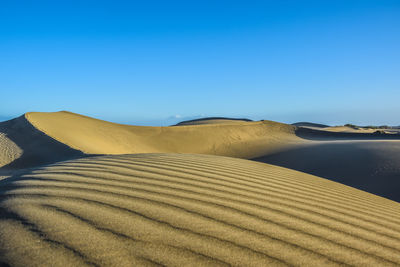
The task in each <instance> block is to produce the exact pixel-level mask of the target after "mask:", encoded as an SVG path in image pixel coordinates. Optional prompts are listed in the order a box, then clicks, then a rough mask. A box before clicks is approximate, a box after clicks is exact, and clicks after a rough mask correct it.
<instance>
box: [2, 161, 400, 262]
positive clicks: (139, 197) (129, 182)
mask: <svg viewBox="0 0 400 267" xmlns="http://www.w3.org/2000/svg"><path fill="white" fill-rule="evenodd" d="M0 185H1V188H2V195H1V199H0V212H1V215H0V237H1V238H0V248H1V253H0V263H3V264H8V265H10V266H152V265H164V266H165V265H167V266H228V265H230V266H271V265H273V266H281V265H282V266H283V265H290V266H298V265H302V266H339V265H358V266H398V265H399V264H400V253H399V252H400V204H399V203H396V202H393V201H390V200H387V199H384V198H381V197H377V196H374V195H371V194H368V193H365V192H362V191H360V190H356V189H353V188H350V187H347V186H344V185H341V184H338V183H335V182H331V181H328V180H325V179H320V178H318V177H315V176H311V175H307V174H304V173H300V172H296V171H292V170H289V169H285V168H280V167H275V166H271V165H267V164H263V163H257V162H253V161H248V160H241V159H233V158H227V157H218V156H209V155H189V154H137V155H113V156H100V157H90V158H83V159H79V160H72V161H67V162H60V163H57V164H55V165H52V166H48V167H45V168H39V169H36V170H33V171H29V172H26V173H25V174H23V175H14V177H12V178H9V179H6V180H3V181H2V182H1V183H0Z"/></svg>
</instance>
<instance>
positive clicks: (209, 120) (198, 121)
mask: <svg viewBox="0 0 400 267" xmlns="http://www.w3.org/2000/svg"><path fill="white" fill-rule="evenodd" d="M250 121H252V120H250V119H237V118H225V117H208V118H201V119H194V120H187V121H181V122H179V123H177V124H175V125H174V126H185V125H203V124H222V123H243V122H250Z"/></svg>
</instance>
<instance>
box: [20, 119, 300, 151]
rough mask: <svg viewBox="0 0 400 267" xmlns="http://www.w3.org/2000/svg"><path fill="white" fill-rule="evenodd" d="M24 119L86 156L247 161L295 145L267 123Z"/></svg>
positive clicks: (291, 130) (287, 133) (287, 128)
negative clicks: (192, 156) (162, 123)
mask: <svg viewBox="0 0 400 267" xmlns="http://www.w3.org/2000/svg"><path fill="white" fill-rule="evenodd" d="M25 116H26V118H27V120H28V121H29V122H30V123H31V124H32V125H33V126H34V127H36V128H37V129H39V130H40V131H42V132H43V133H45V134H47V135H48V136H50V137H51V138H54V139H55V140H58V141H59V142H61V143H63V144H66V145H68V146H69V147H71V148H73V149H76V150H79V151H82V152H84V153H87V154H130V153H158V152H162V153H168V152H173V153H201V154H214V155H223V156H232V157H239V158H252V157H255V156H256V155H259V156H261V155H265V154H266V153H268V151H277V150H280V149H283V147H285V146H287V145H290V144H291V143H292V142H294V143H295V142H300V141H301V138H299V137H297V136H296V135H295V129H296V128H295V127H294V126H291V125H287V124H282V123H277V122H272V121H259V122H242V123H239V124H238V123H235V124H210V125H193V126H180V127H144V126H130V125H122V124H116V123H111V122H106V121H102V120H97V119H93V118H90V117H86V116H82V115H78V114H74V113H70V112H54V113H39V112H31V113H27V114H26V115H25Z"/></svg>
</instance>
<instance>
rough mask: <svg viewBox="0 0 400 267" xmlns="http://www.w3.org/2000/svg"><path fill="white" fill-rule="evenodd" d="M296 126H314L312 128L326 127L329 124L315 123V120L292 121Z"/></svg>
mask: <svg viewBox="0 0 400 267" xmlns="http://www.w3.org/2000/svg"><path fill="white" fill-rule="evenodd" d="M292 125H294V126H301V127H312V128H325V127H329V125H325V124H320V123H313V122H296V123H292Z"/></svg>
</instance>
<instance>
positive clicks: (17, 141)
mask: <svg viewBox="0 0 400 267" xmlns="http://www.w3.org/2000/svg"><path fill="white" fill-rule="evenodd" d="M82 156H84V154H83V153H82V152H81V151H78V150H75V149H72V148H70V147H69V146H67V145H65V144H63V143H61V142H58V141H57V140H55V139H54V138H52V137H50V136H48V135H46V134H45V133H43V132H41V131H39V130H38V129H36V128H35V127H34V126H33V125H32V124H31V123H30V122H29V121H28V120H27V119H26V118H25V116H20V117H18V118H15V119H12V120H9V121H5V122H1V123H0V168H2V170H8V169H18V168H29V167H35V166H39V165H43V164H49V163H54V162H58V161H62V160H66V159H72V158H78V157H82Z"/></svg>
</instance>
